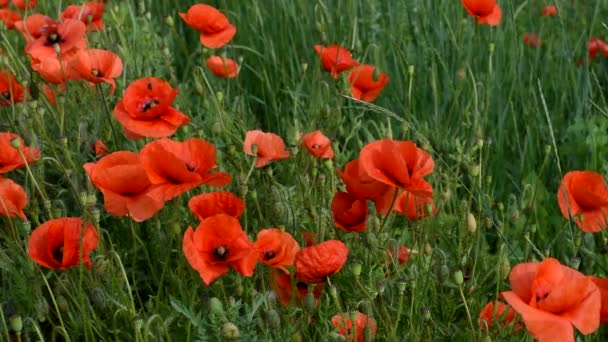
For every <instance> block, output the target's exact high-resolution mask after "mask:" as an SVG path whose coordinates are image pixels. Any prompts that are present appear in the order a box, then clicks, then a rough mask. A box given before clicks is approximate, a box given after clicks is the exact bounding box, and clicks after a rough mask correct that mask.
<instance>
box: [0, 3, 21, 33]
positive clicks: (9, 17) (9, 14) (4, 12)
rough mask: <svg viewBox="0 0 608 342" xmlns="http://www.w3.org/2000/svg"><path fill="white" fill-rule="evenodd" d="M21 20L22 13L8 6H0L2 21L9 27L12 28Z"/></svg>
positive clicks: (0, 19)
mask: <svg viewBox="0 0 608 342" xmlns="http://www.w3.org/2000/svg"><path fill="white" fill-rule="evenodd" d="M19 20H21V14H19V13H17V12H14V11H11V10H10V9H8V8H0V21H1V22H3V23H4V25H6V28H7V29H9V30H12V29H13V28H15V23H17V22H18V21H19Z"/></svg>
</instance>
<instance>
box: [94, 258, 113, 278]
mask: <svg viewBox="0 0 608 342" xmlns="http://www.w3.org/2000/svg"><path fill="white" fill-rule="evenodd" d="M109 265H110V263H109V262H108V260H107V259H106V258H104V257H103V256H100V257H98V258H96V259H95V261H94V263H93V273H94V274H95V276H97V277H103V276H105V274H106V271H107V270H108V267H109Z"/></svg>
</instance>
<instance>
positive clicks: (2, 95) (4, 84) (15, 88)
mask: <svg viewBox="0 0 608 342" xmlns="http://www.w3.org/2000/svg"><path fill="white" fill-rule="evenodd" d="M23 94H24V92H23V86H21V84H20V83H19V82H17V80H16V79H15V75H13V74H10V73H8V71H5V70H0V106H10V105H12V104H15V103H18V102H21V101H23Z"/></svg>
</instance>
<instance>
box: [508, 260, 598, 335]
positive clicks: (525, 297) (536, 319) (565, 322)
mask: <svg viewBox="0 0 608 342" xmlns="http://www.w3.org/2000/svg"><path fill="white" fill-rule="evenodd" d="M509 281H510V282H511V289H512V291H507V292H503V293H502V296H503V298H504V299H505V300H506V301H507V303H508V304H509V305H511V307H512V308H513V309H514V310H515V311H516V312H517V313H518V314H519V315H520V316H521V317H522V319H523V321H524V323H525V324H526V329H527V330H528V332H529V333H530V334H531V335H532V336H534V338H536V339H538V340H539V341H541V342H543V341H547V342H549V341H572V342H574V330H573V328H572V326H573V325H574V326H575V327H576V328H577V329H578V330H579V331H580V332H581V333H582V334H583V335H588V334H591V333H593V332H594V331H596V330H597V329H598V328H599V326H600V308H601V305H602V298H601V295H600V291H599V290H598V288H597V286H596V285H595V284H594V283H593V281H592V280H591V278H589V277H586V276H584V275H583V274H582V273H580V272H578V271H576V270H574V269H572V268H569V267H566V266H563V265H561V264H560V263H559V261H557V260H556V259H553V258H547V259H545V260H543V261H542V262H531V263H521V264H518V265H516V266H515V267H513V269H512V270H511V274H510V275H509Z"/></svg>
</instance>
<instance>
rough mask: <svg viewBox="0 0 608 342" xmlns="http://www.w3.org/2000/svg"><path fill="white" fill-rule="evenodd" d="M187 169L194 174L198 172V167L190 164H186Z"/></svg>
mask: <svg viewBox="0 0 608 342" xmlns="http://www.w3.org/2000/svg"><path fill="white" fill-rule="evenodd" d="M186 168H187V169H188V171H190V172H194V171H195V170H196V167H194V166H193V165H190V164H189V163H186Z"/></svg>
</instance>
